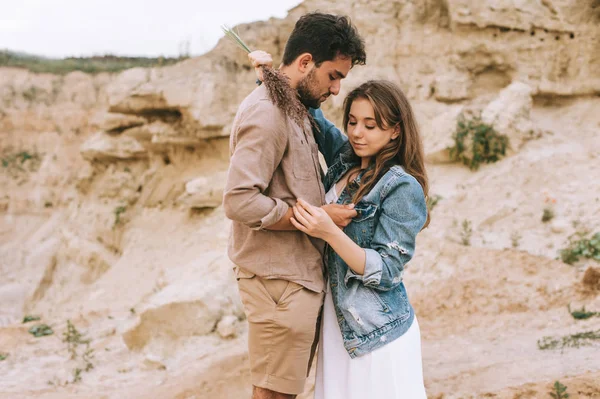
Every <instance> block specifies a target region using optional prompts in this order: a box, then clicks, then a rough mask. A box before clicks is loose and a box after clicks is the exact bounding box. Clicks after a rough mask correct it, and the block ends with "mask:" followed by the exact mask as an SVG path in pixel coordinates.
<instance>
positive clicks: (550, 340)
mask: <svg viewBox="0 0 600 399" xmlns="http://www.w3.org/2000/svg"><path fill="white" fill-rule="evenodd" d="M595 340H600V330H596V331H586V332H581V333H576V334H571V335H565V336H563V337H558V338H556V337H543V338H542V339H539V340H538V341H537V345H538V349H540V350H546V349H563V348H579V347H580V346H587V345H590V344H591V343H592V341H595Z"/></svg>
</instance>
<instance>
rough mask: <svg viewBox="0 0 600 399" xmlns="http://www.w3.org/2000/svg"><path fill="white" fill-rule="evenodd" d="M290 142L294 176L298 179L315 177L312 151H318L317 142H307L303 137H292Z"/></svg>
mask: <svg viewBox="0 0 600 399" xmlns="http://www.w3.org/2000/svg"><path fill="white" fill-rule="evenodd" d="M291 143H292V148H291V150H292V151H291V154H292V168H293V174H294V177H295V178H296V179H299V180H310V179H315V178H316V174H315V163H314V158H313V152H314V151H318V148H317V144H316V143H308V142H307V141H306V140H305V139H303V138H293V139H292V140H291Z"/></svg>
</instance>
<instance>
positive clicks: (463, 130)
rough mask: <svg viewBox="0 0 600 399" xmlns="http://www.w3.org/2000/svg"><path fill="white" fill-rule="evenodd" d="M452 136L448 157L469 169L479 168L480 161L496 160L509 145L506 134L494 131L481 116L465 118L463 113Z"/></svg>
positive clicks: (504, 152) (489, 161)
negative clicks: (452, 141) (452, 144)
mask: <svg viewBox="0 0 600 399" xmlns="http://www.w3.org/2000/svg"><path fill="white" fill-rule="evenodd" d="M452 138H453V139H454V146H453V147H449V148H448V149H449V151H450V159H451V160H453V161H460V162H462V163H463V164H465V165H466V166H468V167H469V168H470V169H471V170H477V169H479V166H480V165H481V164H482V163H492V162H497V161H498V160H500V158H502V157H504V156H505V155H506V150H507V149H508V147H509V139H508V136H506V135H504V134H499V133H498V132H496V131H495V130H494V127H493V126H491V125H488V124H486V123H484V122H483V121H482V120H481V117H472V118H471V119H467V118H466V117H465V116H464V115H463V114H461V115H460V116H459V117H458V121H457V124H456V132H454V134H453V136H452Z"/></svg>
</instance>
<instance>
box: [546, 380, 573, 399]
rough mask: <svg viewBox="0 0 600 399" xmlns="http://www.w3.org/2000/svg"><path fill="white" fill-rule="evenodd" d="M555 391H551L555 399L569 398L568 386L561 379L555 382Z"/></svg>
mask: <svg viewBox="0 0 600 399" xmlns="http://www.w3.org/2000/svg"><path fill="white" fill-rule="evenodd" d="M553 389H554V391H552V392H550V396H552V398H554V399H568V397H569V394H568V393H567V387H566V386H564V385H563V384H561V383H560V382H559V381H555V382H554V386H553Z"/></svg>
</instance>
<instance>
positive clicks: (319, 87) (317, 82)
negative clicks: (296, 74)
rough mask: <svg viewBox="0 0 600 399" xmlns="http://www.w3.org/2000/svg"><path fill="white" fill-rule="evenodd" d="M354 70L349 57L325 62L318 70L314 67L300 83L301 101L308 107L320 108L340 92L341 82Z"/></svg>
mask: <svg viewBox="0 0 600 399" xmlns="http://www.w3.org/2000/svg"><path fill="white" fill-rule="evenodd" d="M351 68H352V60H351V59H350V58H347V57H336V58H335V59H333V61H325V62H323V63H322V64H321V65H320V66H319V67H318V68H317V67H313V68H312V69H311V70H310V72H308V74H307V75H306V76H305V77H304V78H302V80H300V82H299V83H298V94H299V95H300V101H301V102H302V104H304V105H305V106H307V107H310V108H319V107H320V106H321V103H322V102H323V101H325V100H327V98H329V96H330V95H332V94H333V95H334V96H336V95H337V94H338V93H339V92H340V87H341V81H342V79H344V78H345V77H346V76H347V75H348V72H350V69H351Z"/></svg>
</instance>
